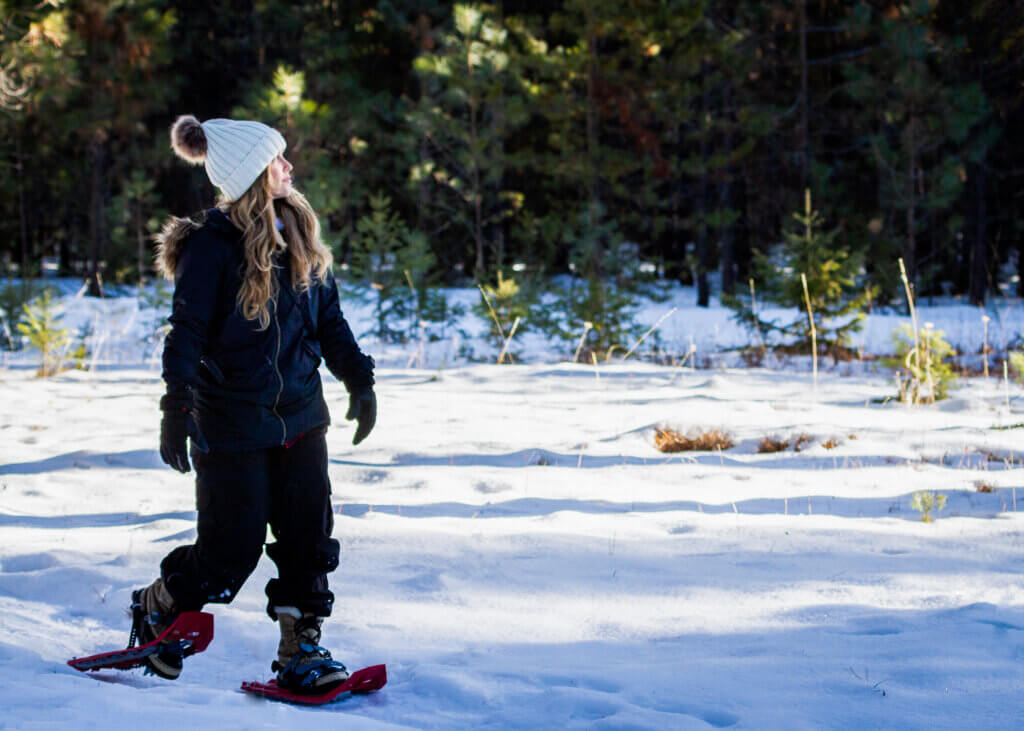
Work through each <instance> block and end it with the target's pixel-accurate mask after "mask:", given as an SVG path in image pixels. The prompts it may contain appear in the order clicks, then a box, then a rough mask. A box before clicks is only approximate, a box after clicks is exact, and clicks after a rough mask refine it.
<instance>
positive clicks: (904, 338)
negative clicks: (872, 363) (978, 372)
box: [882, 322, 956, 404]
mask: <svg viewBox="0 0 1024 731" xmlns="http://www.w3.org/2000/svg"><path fill="white" fill-rule="evenodd" d="M945 336H946V333H945V332H943V331H942V330H936V329H935V327H934V326H933V325H932V324H931V323H930V322H928V323H925V326H924V327H923V328H921V329H920V330H919V331H918V333H917V339H916V341H915V339H914V330H913V328H912V327H911V326H910V325H908V324H903V325H902V326H900V327H899V328H897V329H896V330H894V331H893V334H892V337H893V342H894V343H895V346H896V357H894V358H883V359H882V363H883V364H884V365H887V366H889V367H891V368H895V369H896V383H897V388H898V391H899V399H900V401H902V402H903V403H906V404H920V403H935V402H936V401H940V400H942V399H944V398H946V397H947V396H948V395H949V389H950V386H952V385H953V383H955V382H956V373H954V372H953V364H952V363H951V362H950V358H951V357H952V355H953V346H952V345H950V344H949V343H948V342H947V341H946V339H945Z"/></svg>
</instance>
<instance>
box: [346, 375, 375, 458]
mask: <svg viewBox="0 0 1024 731" xmlns="http://www.w3.org/2000/svg"><path fill="white" fill-rule="evenodd" d="M345 418H346V419H348V420H349V421H352V420H353V419H355V420H356V423H357V424H358V426H357V428H356V434H355V436H354V437H352V443H353V444H359V442H361V441H363V440H364V439H366V437H367V435H369V433H370V432H371V431H373V425H374V424H376V423H377V395H376V394H375V393H374V392H373V386H360V387H358V388H356V389H354V390H353V391H352V392H351V393H350V394H349V395H348V413H347V414H345Z"/></svg>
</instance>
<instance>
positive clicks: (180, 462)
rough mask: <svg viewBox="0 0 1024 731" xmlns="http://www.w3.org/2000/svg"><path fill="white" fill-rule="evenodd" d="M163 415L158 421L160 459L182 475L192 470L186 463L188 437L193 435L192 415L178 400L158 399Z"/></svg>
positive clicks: (165, 397) (166, 397)
mask: <svg viewBox="0 0 1024 731" xmlns="http://www.w3.org/2000/svg"><path fill="white" fill-rule="evenodd" d="M160 408H161V409H162V410H163V412H164V415H163V418H162V419H161V420H160V459H162V460H163V461H164V462H165V463H166V464H168V465H170V466H171V467H173V468H174V469H176V470H177V471H178V472H181V473H182V474H184V473H186V472H188V471H189V470H191V469H192V467H191V466H190V465H189V462H188V436H189V434H190V433H194V429H193V428H192V424H191V421H192V415H191V414H190V413H189V412H188V409H187V408H186V407H185V405H184V404H183V403H182V402H181V401H180V400H179V399H172V398H170V397H168V396H164V397H163V398H162V399H160Z"/></svg>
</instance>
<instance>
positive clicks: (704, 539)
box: [0, 292, 1024, 731]
mask: <svg viewBox="0 0 1024 731" xmlns="http://www.w3.org/2000/svg"><path fill="white" fill-rule="evenodd" d="M685 296H688V295H687V293H686V292H682V293H681V294H680V297H685ZM680 304H682V305H683V306H684V307H683V309H681V310H680V311H679V312H677V313H676V315H674V316H673V317H672V318H669V319H668V320H666V321H665V323H664V325H665V326H666V327H669V328H670V329H669V330H667V331H666V333H665V334H664V340H665V341H668V340H669V339H670V338H676V339H678V340H680V341H682V342H688V339H689V335H690V333H691V332H692V333H696V334H698V335H700V336H701V337H704V338H705V340H703V341H701V342H703V343H709V345H708V346H707V348H708V349H709V350H710V349H713V346H714V343H718V344H719V346H720V347H723V348H724V347H727V346H728V342H727V340H728V338H727V337H726V336H725V335H723V333H725V332H726V330H727V328H729V327H734V325H733V324H732V323H731V321H730V320H729V318H728V311H724V310H720V309H712V310H709V311H698V310H697V309H696V308H693V307H692V304H691V305H690V306H689V307H687V306H686V302H683V301H681V302H680ZM671 306H673V304H672V303H671V302H670V303H668V304H665V303H662V304H658V305H652V306H650V307H649V308H648V309H647V310H645V312H646V314H644V315H643V317H646V318H647V321H648V322H650V323H651V324H653V322H654V321H656V320H657V318H658V317H659V316H660V314H661V313H663V312H664V311H667V310H668V309H669V308H670V307H671ZM103 308H106V309H103ZM119 308H120V309H119ZM949 310H950V314H948V316H943V318H939V317H935V318H931V317H929V319H934V320H936V326H937V327H940V328H945V329H947V332H950V333H951V332H952V331H953V327H952V325H955V323H956V322H957V321H959V322H961V323H962V324H963V327H962V331H963V333H964V337H973V335H971V333H973V332H974V331H975V328H976V327H977V336H978V338H979V341H978V345H979V347H980V337H981V330H980V316H978V312H977V311H976V310H972V309H970V308H962V307H961V308H956V307H950V308H949ZM97 312H99V313H100V315H99V316H97V315H96V313H97ZM348 312H349V313H350V317H352V318H353V321H354V322H355V323H358V322H360V319H359V318H361V317H362V316H363V314H362V313H364V312H365V310H360V309H359V308H353V309H350V310H348ZM939 314H941V313H939ZM145 316H146V312H145V311H144V310H140V309H139V308H138V305H137V303H136V302H135V301H134V300H133V299H129V298H124V299H111V300H105V301H103V302H97V301H94V300H93V301H89V300H76V301H75V302H73V303H71V304H70V305H69V307H68V312H67V314H66V316H65V317H66V322H68V324H71V323H73V322H84V321H88V320H89V319H90V318H93V319H92V321H93V322H95V323H97V324H98V325H100V326H99V327H97V328H93V335H92V336H91V337H95V338H96V339H97V340H96V342H98V343H100V344H101V347H102V348H106V350H102V349H100V350H99V352H98V353H96V352H95V350H94V358H95V361H96V362H95V365H96V367H95V368H94V369H93V370H89V371H69V372H66V373H63V374H61V375H59V376H56V377H54V378H50V379H38V378H35V377H34V367H33V365H32V364H33V357H32V354H31V353H17V354H8V356H6V358H7V359H6V360H5V361H4V362H2V363H0V403H2V404H3V408H2V409H0V709H2V712H0V728H5V729H6V728H11V729H23V728H44V729H49V728H63V727H66V728H76V729H80V728H103V729H106V728H125V727H127V728H152V729H163V728H168V729H180V728H182V727H183V726H186V727H190V728H193V729H197V731H198V730H200V729H208V728H209V729H212V728H218V729H229V728H230V729H234V728H245V729H249V728H296V729H298V728H308V727H328V728H333V727H345V728H374V729H376V728H395V727H403V728H444V729H447V728H473V729H476V728H531V729H534V728H562V727H564V728H587V729H597V728H613V729H640V728H643V729H668V728H672V729H677V728H679V729H687V728H694V729H702V728H708V727H712V728H724V727H729V728H748V729H820V728H835V729H850V728H919V729H936V728H950V729H953V728H955V729H963V728H972V729H974V728H993V729H995V728H1014V727H1017V726H1019V724H1020V719H1021V718H1022V717H1024V593H1022V592H1024V481H1022V480H1021V475H1022V472H1021V464H1022V460H1024V444H1022V442H1021V437H1020V434H1021V429H1020V428H993V427H1012V426H1014V425H1017V424H1019V423H1020V422H1024V402H1022V401H1021V396H1022V395H1024V393H1022V391H1021V389H1020V388H1019V387H1018V386H1016V385H1014V384H1012V383H1011V384H1009V386H1008V388H1007V386H1006V385H1005V384H1004V383H1003V382H1002V381H1001V380H1000V379H997V378H995V377H993V378H992V379H989V380H985V379H980V378H978V379H970V380H967V381H962V382H961V383H960V385H959V387H958V388H957V389H956V390H955V391H954V392H953V393H952V398H951V399H949V400H947V401H945V402H942V403H940V404H938V405H935V406H926V407H917V408H910V407H905V406H902V405H899V404H896V403H893V402H892V401H891V400H890V401H886V397H890V396H892V395H893V392H894V388H893V385H892V382H891V380H890V379H889V378H888V376H886V375H885V374H884V373H881V374H878V375H862V376H856V375H854V376H850V375H846V376H842V375H839V373H838V372H830V373H825V374H822V375H821V376H820V378H819V382H818V385H817V388H815V386H814V383H813V379H812V376H811V374H810V373H804V372H798V373H794V372H785V371H771V370H762V369H753V370H741V369H722V368H716V369H713V370H700V369H698V370H692V369H690V368H673V367H667V366H656V365H651V364H646V363H641V362H635V361H634V360H629V361H627V362H625V363H618V364H607V365H606V364H601V365H600V366H598V367H595V366H592V365H574V364H570V363H564V362H563V363H559V362H558V359H557V357H556V355H555V354H554V353H553V352H552V351H551V350H550V349H549V350H548V351H547V355H546V357H544V353H543V352H542V351H541V350H540V346H539V345H538V346H537V350H536V352H534V353H533V355H532V356H531V358H529V359H527V360H530V362H529V363H528V364H526V365H515V366H500V367H499V366H495V365H486V364H480V363H469V362H466V361H465V360H464V359H461V360H460V359H459V358H457V357H452V358H450V359H449V358H447V357H445V356H444V354H443V352H442V351H440V350H437V351H436V352H435V354H434V355H435V359H434V361H433V362H431V363H430V364H429V367H428V368H407V367H406V365H407V363H408V361H409V359H410V358H411V356H412V355H413V352H412V351H411V350H410V349H409V348H408V347H407V348H406V349H405V350H404V351H403V350H402V349H401V348H398V347H397V346H391V347H390V348H383V347H380V348H379V349H378V346H376V345H374V344H372V343H369V344H368V343H366V342H364V345H365V346H366V349H367V350H369V351H370V352H372V353H374V355H381V356H382V358H380V359H379V361H383V367H381V368H380V369H379V372H378V395H379V399H380V415H379V419H378V423H377V427H376V430H375V431H374V433H373V434H372V435H371V436H370V438H369V439H368V440H367V441H366V442H364V443H363V444H362V445H360V446H359V447H353V446H352V445H351V434H352V430H351V427H350V425H349V424H348V423H346V422H344V421H343V420H342V418H341V416H342V414H343V412H344V406H345V404H346V403H347V399H346V397H345V392H344V388H343V386H342V385H341V384H339V383H338V382H337V381H335V380H334V379H333V378H332V377H331V376H330V375H329V374H327V373H326V371H324V378H325V384H326V385H325V389H326V394H327V397H328V402H329V404H330V405H331V408H332V411H333V413H334V416H335V421H336V423H335V426H334V427H332V429H331V431H330V432H329V434H328V444H329V449H330V459H331V464H330V471H331V479H332V483H333V502H334V508H335V511H336V524H335V537H337V538H338V539H339V540H340V541H341V543H342V565H341V567H340V568H339V569H338V571H336V572H335V573H334V574H333V575H332V577H331V580H332V588H333V590H334V592H335V593H336V595H337V597H338V600H337V605H336V610H335V616H334V617H333V618H332V619H331V620H329V621H328V622H327V623H326V625H325V637H324V642H325V644H326V645H327V646H328V647H330V648H331V649H332V650H333V651H334V652H335V655H336V656H337V657H338V658H339V659H341V660H342V661H344V662H345V663H346V664H347V665H348V666H349V667H350V668H359V667H363V666H365V665H371V664H376V663H381V662H383V663H386V664H387V666H388V674H389V683H388V685H387V686H386V687H385V688H384V689H383V690H382V691H380V692H379V693H376V694H374V695H371V696H363V697H355V698H350V699H348V700H345V701H342V702H340V703H337V704H334V705H330V706H327V707H324V708H320V709H314V710H311V709H305V708H298V707H293V706H288V705H285V704H280V703H274V702H271V701H266V700H262V699H258V698H253V697H250V696H247V695H245V694H243V693H241V692H240V691H239V690H238V688H239V684H240V683H241V681H242V680H250V679H266V678H269V677H270V676H271V672H270V661H271V660H272V659H273V656H274V653H275V650H276V642H277V628H276V625H274V624H273V623H272V622H271V621H270V620H269V619H268V618H267V616H266V614H265V612H264V606H265V597H264V594H263V587H264V585H265V583H266V581H267V579H268V578H269V577H270V576H271V569H272V564H271V563H270V562H269V560H267V559H264V560H263V562H261V564H260V566H259V568H258V569H257V571H256V574H255V575H254V576H253V577H252V578H251V579H250V581H249V582H248V583H247V584H246V585H245V587H244V588H243V590H242V591H241V593H240V594H239V595H238V597H237V599H236V600H235V602H234V603H233V604H231V605H229V606H215V607H211V610H212V611H213V612H214V613H215V615H216V639H215V640H214V642H213V644H212V645H211V646H210V648H209V649H208V650H207V651H206V652H205V653H203V654H201V655H197V656H195V657H193V658H191V659H189V660H187V661H186V665H185V670H184V672H183V674H182V677H181V678H180V679H179V680H178V681H175V682H167V681H162V680H159V679H157V678H155V677H152V676H145V675H143V674H142V672H141V671H139V670H135V671H130V672H119V671H114V670H108V671H102V672H100V673H95V674H82V673H78V672H76V671H74V670H72V669H71V668H69V667H68V666H67V665H66V664H65V661H66V660H67V659H68V658H70V657H72V656H82V655H87V654H92V653H95V652H100V651H104V650H113V649H117V648H119V647H123V645H124V643H125V641H126V639H127V634H128V632H127V615H126V612H125V607H126V606H127V604H128V600H129V595H130V591H131V590H132V589H133V588H136V587H139V586H142V585H144V584H146V583H148V582H149V581H151V580H152V579H153V577H154V576H155V572H156V571H157V567H158V563H159V560H160V559H161V558H162V556H163V555H165V554H166V553H167V552H168V551H169V550H170V549H171V548H173V547H174V546H177V545H179V544H182V543H187V542H189V541H191V540H192V539H193V538H194V536H195V531H194V512H193V511H194V507H195V506H194V487H193V482H192V479H191V477H192V476H191V475H179V474H178V473H176V472H174V471H172V470H171V469H170V468H167V467H165V466H164V465H163V464H162V463H161V461H160V458H159V456H158V454H157V451H156V444H157V442H158V424H159V413H158V404H157V402H158V399H159V396H160V394H161V393H162V384H161V382H160V377H159V370H158V359H159V353H158V352H157V351H155V350H154V349H153V348H152V347H150V350H149V351H147V350H146V346H145V345H144V343H145V337H146V331H147V330H148V329H149V328H151V327H152V326H153V324H152V322H151V321H148V320H145ZM702 317H703V318H705V319H704V320H701V318H702ZM923 317H928V316H927V315H924V316H923ZM1019 317H1020V307H1019V306H1018V307H1009V306H1008V308H1007V314H1006V318H1005V321H1006V322H1011V321H1013V322H1015V320H1013V318H1019ZM714 318H719V319H718V320H714ZM975 319H977V320H979V322H978V325H977V326H975V325H974V324H972V323H973V322H974V320H975ZM995 319H996V318H995V316H993V320H995ZM900 321H902V320H900V319H899V318H896V317H893V323H889V324H893V325H894V323H898V322H900ZM713 322H718V323H719V325H720V330H719V332H718V333H717V335H716V336H715V337H717V338H718V340H715V338H713V337H712V335H709V334H708V332H709V328H712V329H713ZM894 326H895V325H894ZM878 327H879V328H880V330H882V329H885V328H886V327H888V325H885V327H883V326H882V325H879V326H878ZM990 327H993V325H992V323H990ZM1014 327H1016V325H1014V326H1012V327H1011V326H1010V325H1007V328H1006V331H1007V333H1008V335H1007V337H1008V338H1009V337H1016V333H1017V332H1018V331H1019V328H1018V329H1017V330H1013V328H1014ZM133 328H134V329H133ZM671 328H675V329H671ZM687 328H690V330H687ZM890 329H891V328H890ZM1011 330H1013V332H1012V333H1011V332H1010V331H1011ZM358 331H359V327H358V324H357V332H358ZM869 332H871V331H870V330H866V333H865V337H874V336H870V335H868V334H867V333H869ZM992 332H993V331H992V330H990V337H991V333H992ZM885 335H886V337H885V342H888V340H887V338H888V333H887V332H886V334H885ZM878 337H879V339H880V340H881V336H878ZM695 339H696V337H695ZM140 342H142V343H143V344H142V345H139V343H140ZM990 342H992V341H991V340H990ZM129 346H131V347H133V348H135V350H129ZM443 347H449V348H450V349H451V350H450V353H451V354H452V355H453V356H454V354H455V353H456V352H457V348H455V347H454V342H453V343H451V344H448V345H447V346H445V344H444V343H441V344H440V345H437V346H436V348H439V349H440V348H443ZM699 347H704V346H699ZM118 348H124V350H118ZM524 348H525V346H524ZM527 351H528V349H527ZM528 352H529V351H528ZM442 362H443V363H444V364H445V367H443V368H442V367H441V363H442ZM659 426H668V427H673V428H676V429H678V430H681V431H687V430H690V429H692V428H721V429H724V430H726V431H728V432H730V433H731V434H732V436H733V437H734V438H735V440H736V442H737V445H736V446H735V447H734V448H732V449H730V450H727V451H723V452H721V453H718V452H713V453H687V454H672V455H668V454H662V453H660V452H658V451H657V450H656V449H655V448H654V446H653V442H654V439H653V437H654V430H655V428H656V427H659ZM800 433H807V434H808V435H810V436H811V437H813V442H812V443H811V444H810V445H809V446H807V447H805V448H804V449H803V450H802V451H800V452H799V453H796V452H793V451H792V450H788V451H785V452H781V453H777V454H758V452H757V444H758V441H759V440H760V439H761V438H762V437H764V436H768V435H778V436H781V437H786V436H792V435H796V434H800ZM829 440H833V441H834V442H835V443H836V445H835V446H834V447H833V448H831V449H827V448H826V446H825V443H826V441H829ZM830 446H831V444H830ZM979 486H986V487H987V488H991V489H992V491H991V492H980V491H979V490H978V488H979ZM925 490H926V491H931V492H935V493H941V494H944V495H946V497H947V504H946V507H945V509H944V510H942V511H941V512H939V513H937V519H936V521H935V522H932V523H923V522H921V520H920V514H919V513H918V512H917V511H916V510H914V509H913V508H912V507H911V500H912V498H913V495H914V493H915V492H918V491H925ZM1017 493H1020V494H1019V495H1018V494H1017ZM1018 499H1019V500H1021V501H1022V504H1021V505H1020V511H1021V512H1020V513H1018V512H1017V508H1018V506H1017V500H1018Z"/></svg>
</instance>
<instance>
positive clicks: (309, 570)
mask: <svg viewBox="0 0 1024 731" xmlns="http://www.w3.org/2000/svg"><path fill="white" fill-rule="evenodd" d="M267 555H268V556H270V559H271V560H272V561H273V562H274V563H276V564H277V568H278V571H280V572H281V573H283V574H284V573H287V574H292V573H294V574H307V575H308V574H313V575H317V574H328V573H330V572H331V571H334V569H336V568H338V561H339V558H340V556H341V544H340V543H338V541H336V540H335V539H334V538H326V537H324V538H321V539H320V540H318V541H317V542H316V544H315V545H313V546H303V547H302V548H300V549H299V550H296V549H295V548H294V547H292V548H290V549H289V548H285V546H284V545H283V544H281V543H280V542H278V543H269V544H267Z"/></svg>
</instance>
